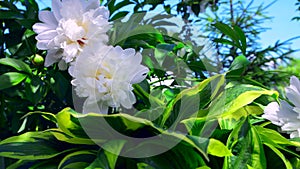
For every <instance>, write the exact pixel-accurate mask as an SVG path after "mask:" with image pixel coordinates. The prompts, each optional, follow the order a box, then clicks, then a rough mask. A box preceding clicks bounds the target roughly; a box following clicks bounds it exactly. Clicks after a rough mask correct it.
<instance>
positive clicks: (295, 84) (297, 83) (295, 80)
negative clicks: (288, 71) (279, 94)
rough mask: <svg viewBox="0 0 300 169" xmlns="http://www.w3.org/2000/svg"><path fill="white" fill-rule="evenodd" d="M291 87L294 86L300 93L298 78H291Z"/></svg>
mask: <svg viewBox="0 0 300 169" xmlns="http://www.w3.org/2000/svg"><path fill="white" fill-rule="evenodd" d="M290 86H293V88H294V89H295V90H296V91H297V92H298V93H300V81H299V79H298V78H297V77H296V76H292V77H291V78H290Z"/></svg>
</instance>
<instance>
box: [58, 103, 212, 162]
mask: <svg viewBox="0 0 300 169" xmlns="http://www.w3.org/2000/svg"><path fill="white" fill-rule="evenodd" d="M57 120H58V123H59V127H60V126H62V128H61V130H62V131H63V132H64V131H66V133H67V136H66V135H62V133H61V134H59V132H58V134H59V135H60V136H59V138H60V139H67V138H68V137H70V138H72V137H73V138H77V139H79V138H80V139H87V135H85V136H83V135H82V134H81V132H87V133H88V137H90V138H91V140H92V141H94V142H95V143H97V144H101V145H103V143H104V142H105V140H106V141H108V140H125V141H127V142H126V144H124V148H123V150H122V152H123V153H124V154H125V155H126V156H128V155H129V156H136V157H143V155H147V154H153V153H156V152H157V151H158V152H161V151H162V150H166V151H167V152H165V153H167V154H166V156H168V157H170V158H171V157H172V156H174V155H173V153H174V151H175V152H176V153H178V155H177V156H178V160H179V159H180V160H181V161H183V164H182V165H181V166H184V165H187V164H188V163H190V162H191V161H192V160H190V159H189V158H190V157H191V156H189V158H186V159H184V160H182V159H183V156H184V154H185V153H187V154H193V160H194V164H189V165H193V166H196V165H197V164H205V162H204V161H203V158H206V159H207V155H206V154H205V150H204V149H205V148H206V147H207V144H206V143H205V142H203V140H202V141H200V138H197V139H192V138H191V137H186V136H185V135H184V134H179V133H176V132H169V131H165V130H163V129H160V128H157V127H155V126H154V124H153V123H152V122H151V121H148V120H146V119H142V118H137V117H133V116H130V115H128V114H122V113H120V114H113V115H103V114H95V113H88V114H76V113H74V111H73V110H71V109H69V108H66V109H64V110H63V111H61V112H60V113H58V115H57ZM65 121H66V122H65ZM73 123H74V124H73ZM99 129H101V130H99ZM75 130H77V131H80V132H75ZM116 131H117V133H116ZM157 135H159V136H157ZM124 136H125V137H124ZM127 136H129V137H135V138H141V141H140V142H132V140H130V139H129V140H128V139H127ZM153 136H157V137H155V138H154V139H149V140H147V138H148V137H153ZM99 140H100V141H99ZM69 141H70V140H69ZM73 141H74V140H73ZM207 143H208V142H207ZM108 145H109V144H108ZM120 145H121V144H120ZM174 146H175V147H176V148H175V147H174ZM112 147H113V148H117V147H116V146H112ZM120 148H121V147H120ZM168 150H169V151H171V152H169V151H168ZM183 150H184V151H183ZM115 151H117V150H113V152H114V153H116V154H118V152H119V150H118V151H117V152H115ZM163 152H164V151H163ZM171 154H172V155H171ZM106 157H108V154H106ZM179 157H180V158H179ZM114 158H115V157H114V156H109V159H108V161H114V160H115V159H114ZM155 160H157V159H155ZM95 163H96V162H95ZM110 166H112V165H111V164H110Z"/></svg>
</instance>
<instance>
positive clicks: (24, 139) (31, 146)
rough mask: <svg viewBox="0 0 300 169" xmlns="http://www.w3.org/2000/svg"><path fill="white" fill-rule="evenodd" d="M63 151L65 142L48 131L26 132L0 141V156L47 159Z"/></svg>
mask: <svg viewBox="0 0 300 169" xmlns="http://www.w3.org/2000/svg"><path fill="white" fill-rule="evenodd" d="M70 150H71V149H70ZM65 151H69V150H66V144H64V143H62V142H59V141H58V140H56V139H55V137H54V136H53V135H52V134H51V133H50V132H28V133H25V134H22V135H19V136H14V137H10V138H8V139H5V140H3V141H1V142H0V156H4V157H9V158H16V159H21V160H38V159H48V158H52V157H55V156H57V155H59V154H62V153H64V152H65Z"/></svg>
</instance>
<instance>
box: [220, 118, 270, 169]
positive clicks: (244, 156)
mask: <svg viewBox="0 0 300 169" xmlns="http://www.w3.org/2000/svg"><path fill="white" fill-rule="evenodd" d="M227 146H228V147H229V149H230V150H231V152H232V153H233V154H234V156H230V157H225V161H224V166H223V168H236V169H239V168H247V166H250V167H253V168H255V169H264V168H266V158H265V153H264V149H263V145H262V142H261V140H260V138H259V135H258V133H257V131H256V130H255V128H254V127H253V126H251V124H249V122H248V120H247V119H246V120H244V121H242V122H240V123H239V124H238V125H237V126H236V127H235V128H234V129H233V131H232V133H231V134H230V136H229V138H228V141H227Z"/></svg>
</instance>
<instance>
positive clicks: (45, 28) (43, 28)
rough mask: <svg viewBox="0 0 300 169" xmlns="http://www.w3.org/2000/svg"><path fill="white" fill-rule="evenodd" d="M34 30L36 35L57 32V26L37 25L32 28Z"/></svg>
mask: <svg viewBox="0 0 300 169" xmlns="http://www.w3.org/2000/svg"><path fill="white" fill-rule="evenodd" d="M32 29H33V31H34V32H35V33H37V34H40V33H43V32H46V31H50V30H55V29H56V26H53V25H48V24H44V23H36V24H34V25H33V26H32Z"/></svg>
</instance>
